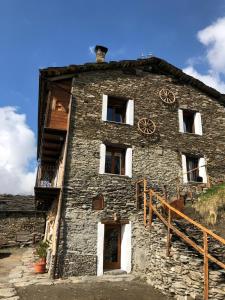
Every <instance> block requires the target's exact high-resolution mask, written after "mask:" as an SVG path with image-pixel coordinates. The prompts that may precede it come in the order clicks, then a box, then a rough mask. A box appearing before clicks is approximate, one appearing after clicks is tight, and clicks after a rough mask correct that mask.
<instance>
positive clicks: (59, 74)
mask: <svg viewBox="0 0 225 300" xmlns="http://www.w3.org/2000/svg"><path fill="white" fill-rule="evenodd" d="M136 68H143V69H144V70H145V71H147V72H150V73H157V74H163V75H168V76H172V77H174V78H175V79H176V80H177V81H178V82H180V83H183V84H187V85H191V86H193V87H194V88H196V89H198V90H200V91H202V92H203V93H205V94H207V95H209V96H210V97H212V98H214V99H216V100H217V101H219V102H220V103H221V104H223V105H225V95H224V94H221V93H220V92H219V91H217V90H215V89H214V88H211V87H209V86H207V85H206V84H204V83H203V82H201V81H200V80H198V79H196V78H194V77H192V76H190V75H187V74H186V73H184V72H183V71H182V70H181V69H179V68H177V67H175V66H174V65H172V64H170V63H168V62H167V61H165V60H163V59H161V58H158V57H154V56H152V57H150V58H147V59H138V60H122V61H110V62H104V63H85V64H83V65H70V66H65V67H50V68H46V69H42V70H40V80H39V112H38V132H39V133H38V153H39V147H40V130H41V128H42V125H43V122H44V121H43V120H44V119H43V118H44V116H43V115H44V111H45V105H46V103H45V101H44V100H45V98H46V97H45V96H46V89H47V82H48V80H49V81H53V80H60V79H62V80H65V79H69V78H72V77H75V76H76V74H79V73H84V72H91V71H105V70H124V71H129V72H130V74H132V73H133V74H136V73H135V72H136V71H135V69H136Z"/></svg>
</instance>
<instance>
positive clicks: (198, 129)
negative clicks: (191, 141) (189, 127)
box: [194, 112, 202, 135]
mask: <svg viewBox="0 0 225 300" xmlns="http://www.w3.org/2000/svg"><path fill="white" fill-rule="evenodd" d="M194 123H195V134H199V135H202V117H201V114H200V113H199V112H197V113H195V119H194Z"/></svg>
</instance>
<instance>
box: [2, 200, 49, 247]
mask: <svg viewBox="0 0 225 300" xmlns="http://www.w3.org/2000/svg"><path fill="white" fill-rule="evenodd" d="M44 229H45V215H44V214H43V213H40V212H36V211H35V210H34V197H33V196H23V195H0V247H6V246H7V247H9V246H21V245H28V244H31V243H32V242H33V235H34V234H35V236H36V241H38V240H39V239H40V238H41V237H42V235H43V233H44Z"/></svg>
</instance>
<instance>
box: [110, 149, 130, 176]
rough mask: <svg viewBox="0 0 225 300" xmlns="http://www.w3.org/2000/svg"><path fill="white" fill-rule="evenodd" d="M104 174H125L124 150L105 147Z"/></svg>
mask: <svg viewBox="0 0 225 300" xmlns="http://www.w3.org/2000/svg"><path fill="white" fill-rule="evenodd" d="M105 173H111V174H118V175H124V174H125V149H119V148H114V147H109V146H106V159H105Z"/></svg>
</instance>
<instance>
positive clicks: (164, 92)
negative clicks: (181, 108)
mask: <svg viewBox="0 0 225 300" xmlns="http://www.w3.org/2000/svg"><path fill="white" fill-rule="evenodd" d="M159 97H160V98H161V100H162V101H163V102H165V103H167V104H172V103H174V102H175V100H176V96H175V94H174V93H173V92H172V91H171V90H169V89H167V88H163V89H161V90H160V91H159Z"/></svg>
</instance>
